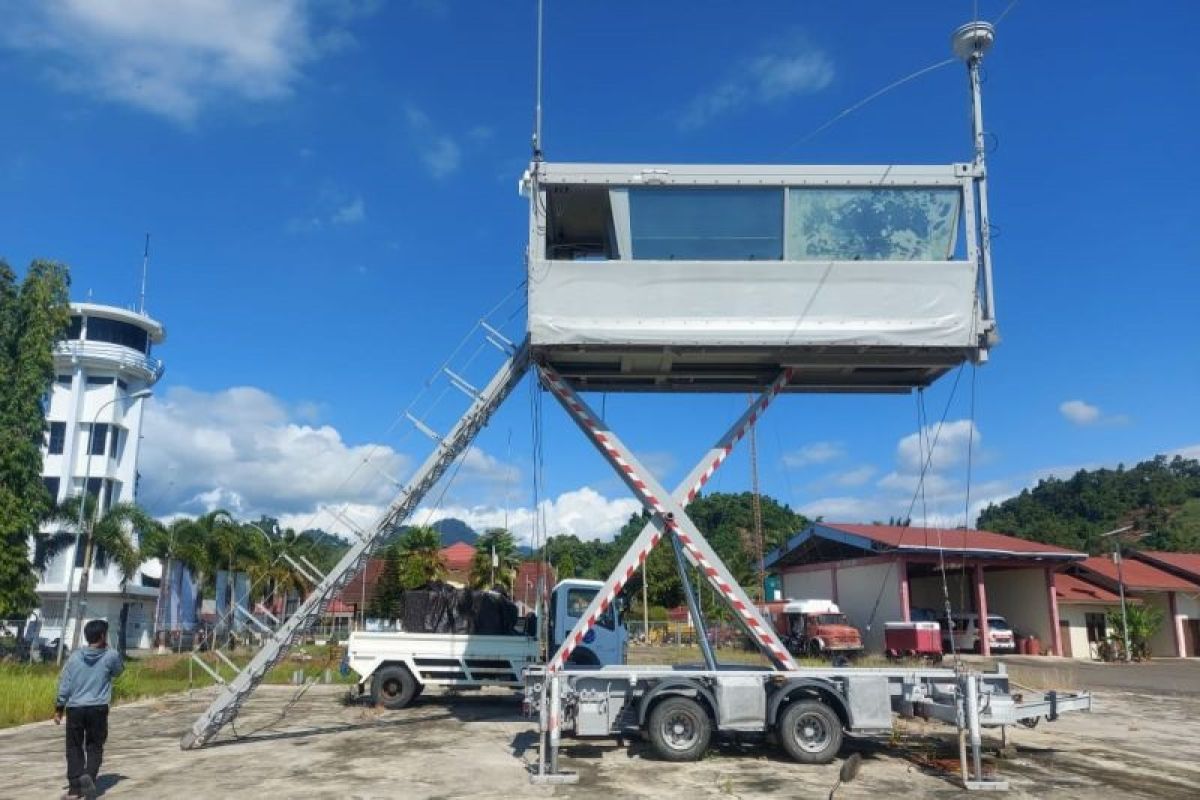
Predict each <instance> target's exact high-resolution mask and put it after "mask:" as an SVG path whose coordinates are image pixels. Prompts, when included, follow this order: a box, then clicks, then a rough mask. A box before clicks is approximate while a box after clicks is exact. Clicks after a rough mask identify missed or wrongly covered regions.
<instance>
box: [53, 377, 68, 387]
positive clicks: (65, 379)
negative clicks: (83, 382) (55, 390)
mask: <svg viewBox="0 0 1200 800" xmlns="http://www.w3.org/2000/svg"><path fill="white" fill-rule="evenodd" d="M54 380H56V381H57V382H58V383H59V384H60V385H62V386H70V385H71V376H70V375H59V376H58V377H56V378H55V379H54Z"/></svg>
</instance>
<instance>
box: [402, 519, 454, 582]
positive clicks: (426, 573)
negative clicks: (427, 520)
mask: <svg viewBox="0 0 1200 800" xmlns="http://www.w3.org/2000/svg"><path fill="white" fill-rule="evenodd" d="M396 549H397V551H398V553H399V556H400V570H399V571H400V576H399V577H400V585H401V586H402V587H403V588H405V589H418V588H420V587H422V586H426V585H428V584H430V583H432V582H434V581H440V580H444V579H445V577H446V561H445V559H443V558H442V553H441V549H442V535H441V534H440V533H438V531H437V530H435V529H433V528H424V527H420V526H417V527H412V528H409V529H408V530H406V531H405V532H404V534H403V535H402V536H401V537H400V541H399V542H398V543H397V545H396Z"/></svg>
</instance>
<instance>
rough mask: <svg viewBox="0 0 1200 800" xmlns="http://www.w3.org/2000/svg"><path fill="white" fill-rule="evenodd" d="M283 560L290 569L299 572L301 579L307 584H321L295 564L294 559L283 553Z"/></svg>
mask: <svg viewBox="0 0 1200 800" xmlns="http://www.w3.org/2000/svg"><path fill="white" fill-rule="evenodd" d="M283 558H284V560H285V561H287V562H288V563H289V564H291V565H292V569H294V570H296V572H299V573H300V575H301V577H303V578H304V579H305V580H307V581H308V582H309V583H311V584H313V585H318V584H320V583H321V581H320V579H318V578H314V577H313V576H312V575H310V574H309V573H308V570H306V569H305V568H304V567H302V566H300V565H299V564H297V563H296V559H294V558H292V557H291V556H289V555H288V554H287V553H283Z"/></svg>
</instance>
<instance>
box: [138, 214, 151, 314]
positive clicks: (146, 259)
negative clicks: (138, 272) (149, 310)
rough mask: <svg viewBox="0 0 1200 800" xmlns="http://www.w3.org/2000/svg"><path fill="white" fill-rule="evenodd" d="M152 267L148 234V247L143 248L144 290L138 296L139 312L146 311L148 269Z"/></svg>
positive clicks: (147, 236) (148, 235)
mask: <svg viewBox="0 0 1200 800" xmlns="http://www.w3.org/2000/svg"><path fill="white" fill-rule="evenodd" d="M149 267H150V234H148V233H147V234H146V247H145V248H144V249H143V250H142V292H141V295H140V296H139V297H138V313H139V314H145V313H146V270H147V269H149Z"/></svg>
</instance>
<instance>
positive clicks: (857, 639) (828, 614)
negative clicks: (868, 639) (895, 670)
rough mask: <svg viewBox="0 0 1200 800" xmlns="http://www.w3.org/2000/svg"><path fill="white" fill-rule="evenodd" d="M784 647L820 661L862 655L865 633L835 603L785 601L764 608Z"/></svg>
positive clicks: (825, 601)
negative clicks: (835, 657)
mask: <svg viewBox="0 0 1200 800" xmlns="http://www.w3.org/2000/svg"><path fill="white" fill-rule="evenodd" d="M764 610H765V611H766V613H767V615H768V616H769V617H770V619H771V622H772V624H773V625H774V626H775V632H776V633H778V634H779V638H780V639H782V640H783V643H784V645H785V646H786V647H787V648H788V650H790V651H791V652H792V653H795V654H796V655H808V656H812V657H814V658H820V657H821V656H824V655H829V654H833V653H836V654H840V655H857V654H858V653H860V652H862V649H863V643H862V634H860V633H859V631H858V628H856V627H854V626H853V625H851V624H850V620H848V619H846V615H845V614H843V613H842V612H841V609H839V608H838V606H837V603H834V602H833V601H832V600H784V601H777V602H774V603H768V604H767V606H766V608H765V609H764Z"/></svg>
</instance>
